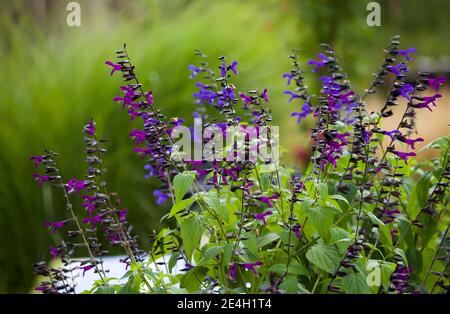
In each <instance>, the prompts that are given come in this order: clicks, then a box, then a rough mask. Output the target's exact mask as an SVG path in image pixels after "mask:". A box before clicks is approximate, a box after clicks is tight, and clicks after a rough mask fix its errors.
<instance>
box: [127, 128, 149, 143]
mask: <svg viewBox="0 0 450 314" xmlns="http://www.w3.org/2000/svg"><path fill="white" fill-rule="evenodd" d="M130 137H131V139H133V140H134V143H135V144H139V143H142V142H144V141H145V139H146V133H145V132H144V131H142V130H137V129H136V130H133V131H131V132H130Z"/></svg>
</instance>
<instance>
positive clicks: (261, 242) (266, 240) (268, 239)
mask: <svg viewBox="0 0 450 314" xmlns="http://www.w3.org/2000/svg"><path fill="white" fill-rule="evenodd" d="M279 238H280V236H279V235H278V234H276V233H274V232H270V233H268V234H266V235H265V236H263V237H262V238H259V239H258V248H262V247H264V246H266V245H267V244H270V243H272V242H273V241H276V240H278V239H279Z"/></svg>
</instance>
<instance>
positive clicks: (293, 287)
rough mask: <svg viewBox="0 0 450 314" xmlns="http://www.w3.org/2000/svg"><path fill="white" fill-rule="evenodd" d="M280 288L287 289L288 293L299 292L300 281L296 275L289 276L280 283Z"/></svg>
mask: <svg viewBox="0 0 450 314" xmlns="http://www.w3.org/2000/svg"><path fill="white" fill-rule="evenodd" d="M280 289H282V290H284V291H286V292H287V293H291V294H292V293H297V292H298V290H299V289H298V282H297V277H296V276H287V277H286V278H285V279H284V280H283V282H282V283H281V285H280Z"/></svg>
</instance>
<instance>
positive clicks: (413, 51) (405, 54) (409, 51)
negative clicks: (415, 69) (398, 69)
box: [397, 48, 416, 61]
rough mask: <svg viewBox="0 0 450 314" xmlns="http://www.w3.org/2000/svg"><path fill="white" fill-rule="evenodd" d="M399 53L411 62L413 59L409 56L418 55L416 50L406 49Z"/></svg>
mask: <svg viewBox="0 0 450 314" xmlns="http://www.w3.org/2000/svg"><path fill="white" fill-rule="evenodd" d="M397 53H398V54H399V55H401V56H404V57H405V59H406V60H408V61H411V60H412V58H411V57H410V56H409V54H410V53H416V48H408V49H404V50H399V51H398V52H397Z"/></svg>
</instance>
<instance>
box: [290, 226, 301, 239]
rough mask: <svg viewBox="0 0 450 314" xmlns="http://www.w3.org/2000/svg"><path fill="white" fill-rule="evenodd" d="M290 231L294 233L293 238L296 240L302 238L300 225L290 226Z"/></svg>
mask: <svg viewBox="0 0 450 314" xmlns="http://www.w3.org/2000/svg"><path fill="white" fill-rule="evenodd" d="M291 229H292V231H294V232H295V237H296V238H297V239H300V237H301V236H302V226H301V225H300V224H296V225H295V226H292V228H291Z"/></svg>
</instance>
